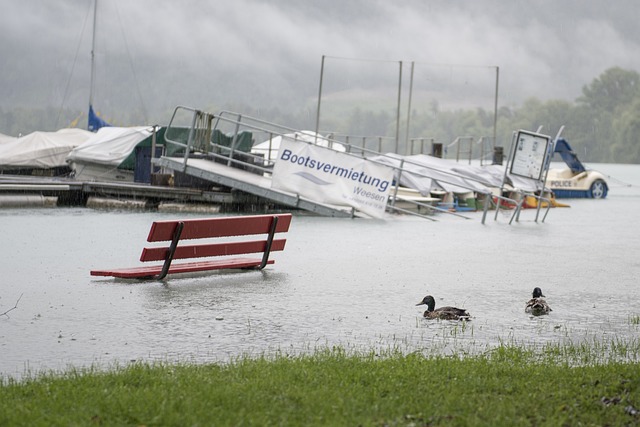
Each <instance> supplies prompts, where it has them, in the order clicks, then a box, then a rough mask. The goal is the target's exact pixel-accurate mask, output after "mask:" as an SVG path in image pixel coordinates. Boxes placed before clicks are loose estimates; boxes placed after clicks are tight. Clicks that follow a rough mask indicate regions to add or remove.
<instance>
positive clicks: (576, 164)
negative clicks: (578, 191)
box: [554, 138, 586, 174]
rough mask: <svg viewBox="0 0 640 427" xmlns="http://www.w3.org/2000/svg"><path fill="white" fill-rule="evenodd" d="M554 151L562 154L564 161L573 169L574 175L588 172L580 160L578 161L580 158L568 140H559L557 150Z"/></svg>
mask: <svg viewBox="0 0 640 427" xmlns="http://www.w3.org/2000/svg"><path fill="white" fill-rule="evenodd" d="M554 151H555V152H556V153H558V154H560V157H562V160H564V162H565V163H566V164H567V166H569V169H571V172H573V173H574V174H579V173H581V172H584V171H585V170H586V169H585V167H584V165H583V164H582V163H581V162H580V160H578V156H577V155H576V153H574V152H573V150H572V149H571V146H569V143H568V142H567V140H566V139H563V138H561V139H558V140H557V141H556V148H555V150H554Z"/></svg>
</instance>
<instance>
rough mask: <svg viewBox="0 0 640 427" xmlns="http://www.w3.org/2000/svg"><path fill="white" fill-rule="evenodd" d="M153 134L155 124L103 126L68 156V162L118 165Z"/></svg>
mask: <svg viewBox="0 0 640 427" xmlns="http://www.w3.org/2000/svg"><path fill="white" fill-rule="evenodd" d="M152 134H153V126H137V127H103V128H100V129H99V130H98V132H96V133H95V134H92V137H91V138H90V139H89V140H88V141H87V142H85V143H84V144H82V145H81V146H79V147H76V148H75V149H74V150H72V151H71V152H70V153H69V155H68V156H67V162H68V163H73V162H75V163H97V164H101V165H108V166H114V167H117V166H118V165H120V163H122V162H123V161H124V160H125V159H126V158H127V157H129V155H130V154H131V153H132V152H133V150H134V149H135V147H136V145H138V144H139V143H140V142H142V141H144V140H145V139H146V138H148V137H149V136H151V135H152Z"/></svg>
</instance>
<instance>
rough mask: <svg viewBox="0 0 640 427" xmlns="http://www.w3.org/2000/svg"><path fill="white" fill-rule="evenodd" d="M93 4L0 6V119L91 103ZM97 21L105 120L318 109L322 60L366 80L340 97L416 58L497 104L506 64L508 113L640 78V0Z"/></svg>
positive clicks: (138, 0)
mask: <svg viewBox="0 0 640 427" xmlns="http://www.w3.org/2000/svg"><path fill="white" fill-rule="evenodd" d="M92 3H93V0H56V1H51V0H0V9H1V10H2V13H1V14H0V33H1V34H0V40H1V44H0V70H1V71H0V73H2V74H1V75H2V78H1V79H0V106H1V107H2V108H4V109H5V110H6V109H10V108H12V107H14V106H32V107H47V106H51V107H55V108H59V107H61V106H63V107H65V108H84V107H83V106H84V105H86V104H88V96H89V89H88V88H89V74H90V73H89V63H90V60H89V59H90V50H91V47H90V40H91V26H92ZM98 11H99V18H98V24H97V28H96V29H97V38H96V43H97V45H96V63H97V64H98V67H97V70H96V84H95V86H94V87H95V94H94V104H97V106H98V108H103V109H106V108H110V109H117V108H119V104H122V105H124V104H127V105H130V104H131V103H134V102H140V103H142V104H143V105H145V107H144V108H146V109H147V110H151V111H162V112H164V111H168V110H170V109H172V108H173V107H174V106H175V105H178V104H182V105H190V106H194V107H196V108H208V107H210V106H215V107H222V106H226V105H234V104H240V103H245V104H249V105H255V106H256V107H261V106H264V107H269V106H272V104H274V103H276V104H278V105H280V106H281V107H282V108H283V109H285V110H286V109H287V108H288V107H291V108H300V107H302V106H309V108H311V106H312V107H313V108H315V102H316V99H317V94H318V82H319V75H320V63H321V58H322V55H326V56H328V57H330V58H329V59H328V60H327V62H326V67H327V71H326V72H327V81H329V80H330V78H331V77H332V75H339V74H341V73H343V72H344V73H347V71H345V70H347V69H350V67H351V66H353V67H352V69H350V72H354V70H357V71H356V72H355V74H351V75H350V78H349V79H348V80H345V82H346V83H345V82H343V83H342V89H344V90H355V89H358V86H359V84H360V83H362V81H364V80H365V78H364V76H365V75H369V74H375V73H376V72H378V71H379V72H380V73H381V75H384V79H386V80H385V81H386V82H387V83H389V82H390V84H391V85H393V84H395V83H396V80H397V77H396V74H395V73H396V70H397V68H396V67H397V63H398V61H403V62H405V61H406V63H407V64H408V63H411V62H412V61H416V62H417V63H419V64H428V65H429V66H430V65H437V66H440V65H443V66H446V67H445V69H448V70H449V72H450V73H451V72H452V70H455V71H456V73H452V74H451V75H453V74H455V75H456V76H458V73H457V72H458V71H459V70H460V69H464V70H466V71H464V72H463V73H462V74H465V73H466V74H467V75H469V74H470V75H473V76H474V77H473V78H474V79H475V78H476V77H477V78H478V80H477V81H475V80H474V83H473V84H474V85H486V88H485V89H486V92H483V94H482V95H479V96H481V97H485V98H487V99H490V98H491V96H493V84H494V80H493V79H494V77H493V76H494V73H495V71H494V70H495V67H496V66H497V67H499V68H500V96H499V104H500V105H501V106H503V105H508V106H517V105H518V104H519V103H521V102H522V101H523V100H524V99H526V98H528V97H532V96H534V97H538V98H540V99H549V98H558V99H566V100H570V101H573V100H575V98H577V97H578V96H580V94H581V89H582V86H583V85H585V84H588V83H590V82H591V81H592V80H593V79H594V78H596V77H598V76H599V75H600V74H601V73H602V72H603V71H605V70H606V69H608V68H610V67H613V66H620V67H622V68H625V69H634V70H640V55H638V52H640V26H638V25H637V22H636V20H637V18H638V17H639V16H640V1H636V0H615V1H614V2H612V1H610V0H609V1H604V0H564V1H560V0H540V1H536V0H530V1H524V0H509V1H504V0H457V1H452V0H414V1H411V0H398V1H380V0H318V1H305V0H209V1H196V0H182V1H179V0H100V3H99V8H98ZM360 59H363V60H364V59H366V60H367V61H360ZM447 67H448V68H447ZM458 67H459V68H458ZM466 67H470V68H466ZM423 69H424V68H423ZM341 70H342V71H341ZM405 70H406V68H405ZM360 75H362V78H360ZM418 76H420V74H418ZM455 78H456V79H457V78H458V77H455ZM460 78H461V79H463V80H464V79H465V78H468V77H460ZM425 79H427V80H428V78H426V77H425ZM436 80H437V79H435V80H434V81H436ZM485 82H486V83H485ZM421 84H422V87H423V88H424V89H425V90H427V91H428V90H430V89H429V88H428V84H427V83H425V82H422V83H417V86H416V87H420V85H421ZM360 89H361V90H362V91H363V92H366V91H367V90H369V88H367V87H364V86H362V87H360ZM327 90H328V91H330V90H331V88H328V89H327ZM471 92H473V91H471V90H470V95H469V96H470V97H471ZM327 96H328V97H329V94H327ZM127 97H128V98H127ZM270 104H271V105H270ZM489 105H491V103H490V101H487V104H486V105H484V104H483V105H482V106H486V107H488V106H489Z"/></svg>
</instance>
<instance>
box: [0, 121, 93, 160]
mask: <svg viewBox="0 0 640 427" xmlns="http://www.w3.org/2000/svg"><path fill="white" fill-rule="evenodd" d="M92 135H93V134H92V133H91V132H89V131H87V130H83V129H60V130H58V131H57V132H33V133H30V134H28V135H25V136H22V137H20V138H15V139H13V140H10V141H5V142H2V143H0V169H4V170H12V169H24V168H40V169H49V168H54V167H62V166H67V163H66V162H65V158H66V157H67V155H68V154H69V153H70V152H71V151H72V150H73V149H74V148H76V147H78V146H80V145H82V144H83V143H84V142H86V141H87V140H88V139H89V138H90V137H91V136H92Z"/></svg>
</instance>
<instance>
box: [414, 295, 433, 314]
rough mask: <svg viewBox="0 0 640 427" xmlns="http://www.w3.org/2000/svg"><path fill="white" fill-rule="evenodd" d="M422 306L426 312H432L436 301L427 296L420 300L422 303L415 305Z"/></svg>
mask: <svg viewBox="0 0 640 427" xmlns="http://www.w3.org/2000/svg"><path fill="white" fill-rule="evenodd" d="M423 304H425V305H426V306H427V311H433V309H434V308H435V307H436V300H435V299H433V297H432V296H431V295H427V296H426V297H424V298H422V301H420V302H419V303H418V304H416V305H423Z"/></svg>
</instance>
